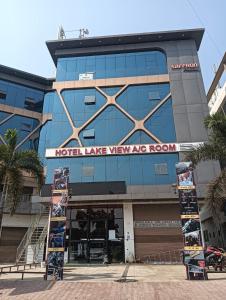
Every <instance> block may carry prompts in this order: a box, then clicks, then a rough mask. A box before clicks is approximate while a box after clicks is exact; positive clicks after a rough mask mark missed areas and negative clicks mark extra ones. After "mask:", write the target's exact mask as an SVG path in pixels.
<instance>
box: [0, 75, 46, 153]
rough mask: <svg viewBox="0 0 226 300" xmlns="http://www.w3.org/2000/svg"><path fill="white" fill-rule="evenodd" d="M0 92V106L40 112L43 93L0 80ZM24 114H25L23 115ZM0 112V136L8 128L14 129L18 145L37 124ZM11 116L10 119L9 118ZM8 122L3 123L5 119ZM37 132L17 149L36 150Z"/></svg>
mask: <svg viewBox="0 0 226 300" xmlns="http://www.w3.org/2000/svg"><path fill="white" fill-rule="evenodd" d="M0 92H1V93H2V95H4V97H0V104H3V105H7V106H9V107H12V108H13V107H15V108H20V109H26V110H29V111H34V112H40V113H41V112H42V108H43V99H44V92H43V91H40V90H37V89H33V88H30V87H26V86H23V85H20V84H16V83H11V82H8V81H5V80H0ZM25 114H26V113H25ZM11 115H12V114H11V113H6V112H3V111H0V122H2V123H1V124H0V134H1V135H2V136H3V135H4V134H5V132H6V130H7V129H8V128H16V129H17V130H18V144H19V143H20V142H21V141H23V140H24V139H25V138H26V137H27V136H28V135H29V134H30V133H31V132H32V131H33V130H34V129H35V128H36V127H37V126H38V124H39V121H38V120H37V119H34V118H30V117H26V116H20V115H17V114H15V115H13V116H11ZM10 116H11V117H10ZM8 117H9V119H8V120H6V121H4V120H5V119H6V118H8ZM38 140H39V131H38V132H36V134H34V135H33V136H31V137H30V138H29V139H27V140H26V141H25V142H24V143H23V144H22V145H21V146H20V147H19V149H23V150H25V149H35V150H38Z"/></svg>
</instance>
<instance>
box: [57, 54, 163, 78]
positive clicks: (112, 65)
mask: <svg viewBox="0 0 226 300" xmlns="http://www.w3.org/2000/svg"><path fill="white" fill-rule="evenodd" d="M89 72H91V73H93V74H94V78H95V79H100V78H118V77H130V76H144V75H158V74H166V73H167V65H166V56H165V54H164V53H162V52H161V51H146V52H131V53H120V54H108V55H92V56H81V57H72V58H71V57H70V58H60V59H58V62H57V75H56V80H57V81H67V80H78V79H79V74H83V73H89Z"/></svg>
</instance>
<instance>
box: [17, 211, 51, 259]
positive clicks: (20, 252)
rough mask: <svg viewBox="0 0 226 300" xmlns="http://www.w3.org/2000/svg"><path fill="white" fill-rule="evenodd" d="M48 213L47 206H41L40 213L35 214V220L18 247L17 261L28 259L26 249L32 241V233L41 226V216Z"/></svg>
mask: <svg viewBox="0 0 226 300" xmlns="http://www.w3.org/2000/svg"><path fill="white" fill-rule="evenodd" d="M45 213H47V211H46V208H42V207H40V211H39V213H38V214H37V215H36V216H35V218H34V220H33V222H32V223H31V225H30V226H29V228H28V230H27V232H26V233H25V235H24V237H23V239H22V240H21V242H20V244H19V246H18V247H17V253H16V263H19V262H20V261H23V262H24V261H25V260H26V251H27V247H28V245H29V244H30V243H31V239H32V235H33V234H34V232H35V230H36V229H37V227H39V226H38V225H39V223H40V220H41V218H42V217H43V216H44V215H45Z"/></svg>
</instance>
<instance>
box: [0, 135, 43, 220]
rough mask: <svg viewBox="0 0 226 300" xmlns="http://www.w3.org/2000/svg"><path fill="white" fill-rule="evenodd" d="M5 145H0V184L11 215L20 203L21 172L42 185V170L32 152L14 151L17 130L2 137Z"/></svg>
mask: <svg viewBox="0 0 226 300" xmlns="http://www.w3.org/2000/svg"><path fill="white" fill-rule="evenodd" d="M4 137H5V141H6V144H1V145H0V182H1V183H2V184H3V190H4V193H2V197H4V195H6V197H5V200H6V203H5V204H6V205H7V206H8V207H9V209H10V213H11V214H13V213H14V212H15V210H16V207H17V205H18V204H19V202H20V199H21V195H22V189H23V171H26V172H31V174H32V175H34V176H35V178H36V179H37V182H38V186H39V187H41V185H42V184H43V168H42V164H41V162H40V160H39V157H38V154H37V153H36V152H35V151H34V150H26V151H16V144H17V130H16V129H8V130H7V131H6V133H5V135H4Z"/></svg>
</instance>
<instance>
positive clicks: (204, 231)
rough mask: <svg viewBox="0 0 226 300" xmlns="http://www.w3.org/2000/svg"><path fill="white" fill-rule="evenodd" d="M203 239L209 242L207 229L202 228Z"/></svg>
mask: <svg viewBox="0 0 226 300" xmlns="http://www.w3.org/2000/svg"><path fill="white" fill-rule="evenodd" d="M203 236H204V241H205V242H209V235H208V230H203Z"/></svg>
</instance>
